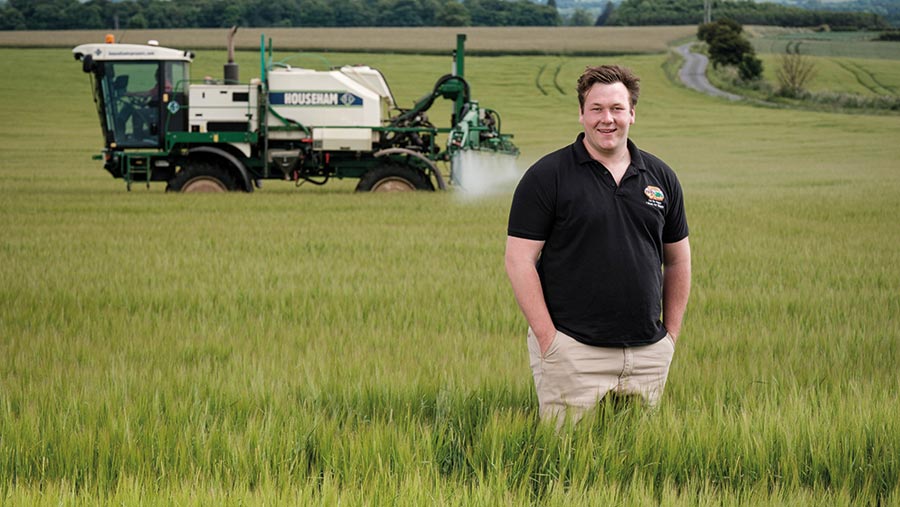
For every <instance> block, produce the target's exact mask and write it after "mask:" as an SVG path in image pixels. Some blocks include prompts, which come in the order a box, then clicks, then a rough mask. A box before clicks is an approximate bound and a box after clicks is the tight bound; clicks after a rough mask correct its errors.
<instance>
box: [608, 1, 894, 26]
mask: <svg viewBox="0 0 900 507" xmlns="http://www.w3.org/2000/svg"><path fill="white" fill-rule="evenodd" d="M712 11H713V17H714V18H715V19H721V18H728V19H731V20H733V21H735V22H737V23H739V24H742V25H774V26H790V27H818V26H825V25H827V26H828V27H829V28H830V29H832V30H861V29H871V30H881V29H884V28H886V27H887V26H888V23H887V21H886V20H885V18H884V17H883V16H881V15H879V14H874V13H868V12H838V11H830V10H809V9H803V8H800V7H791V6H787V5H782V4H775V3H756V2H754V1H752V0H737V1H724V0H716V1H714V2H713V6H712ZM702 22H703V0H624V1H623V2H622V3H621V4H619V6H618V7H616V8H615V10H614V11H613V12H612V13H611V15H610V16H609V18H608V19H607V20H606V24H607V25H623V26H635V25H693V24H698V23H702Z"/></svg>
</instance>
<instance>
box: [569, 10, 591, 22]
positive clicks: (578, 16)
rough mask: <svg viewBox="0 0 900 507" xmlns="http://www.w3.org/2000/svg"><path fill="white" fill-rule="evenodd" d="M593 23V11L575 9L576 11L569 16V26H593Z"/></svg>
mask: <svg viewBox="0 0 900 507" xmlns="http://www.w3.org/2000/svg"><path fill="white" fill-rule="evenodd" d="M593 24H594V19H593V17H592V16H591V13H590V12H588V11H586V10H584V9H581V8H578V9H575V12H573V13H572V16H571V17H569V26H591V25H593Z"/></svg>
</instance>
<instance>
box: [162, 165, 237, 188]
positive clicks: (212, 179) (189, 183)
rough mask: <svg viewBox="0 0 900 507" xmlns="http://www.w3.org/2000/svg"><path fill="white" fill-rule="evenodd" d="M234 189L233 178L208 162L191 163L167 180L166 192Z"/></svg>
mask: <svg viewBox="0 0 900 507" xmlns="http://www.w3.org/2000/svg"><path fill="white" fill-rule="evenodd" d="M235 188H236V185H235V182H234V178H232V177H231V175H230V174H228V173H227V172H225V171H224V170H222V169H220V168H219V167H218V166H217V165H214V164H211V163H208V162H199V161H198V162H191V163H190V165H188V166H187V167H186V168H184V169H182V170H181V171H180V172H179V173H178V174H176V175H175V177H174V178H172V179H171V180H169V185H168V186H167V187H166V191H167V192H198V193H200V192H203V193H217V192H228V191H230V190H234V189H235Z"/></svg>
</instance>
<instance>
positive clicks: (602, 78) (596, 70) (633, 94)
mask: <svg viewBox="0 0 900 507" xmlns="http://www.w3.org/2000/svg"><path fill="white" fill-rule="evenodd" d="M597 83H600V84H614V83H622V84H623V85H625V88H627V89H628V96H629V97H630V98H631V107H634V106H636V105H637V101H638V96H640V94H641V78H639V77H637V76H636V75H635V74H634V72H631V69H628V68H626V67H620V66H618V65H599V66H597V67H590V66H589V67H586V68H585V69H584V73H583V74H581V77H579V78H578V87H577V88H576V90H577V91H578V103H579V105H580V106H581V110H582V111H584V97H585V95H587V94H588V91H590V89H591V88H592V87H593V86H594V85H595V84H597Z"/></svg>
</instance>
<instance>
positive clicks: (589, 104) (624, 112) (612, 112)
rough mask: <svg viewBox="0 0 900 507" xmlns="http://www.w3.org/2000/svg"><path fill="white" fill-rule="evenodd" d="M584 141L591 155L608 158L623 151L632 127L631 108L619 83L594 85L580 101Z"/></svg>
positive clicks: (632, 116) (626, 90)
mask: <svg viewBox="0 0 900 507" xmlns="http://www.w3.org/2000/svg"><path fill="white" fill-rule="evenodd" d="M578 121H580V122H581V124H582V125H583V126H584V140H585V144H587V148H588V151H589V152H590V153H591V154H592V155H603V156H610V155H616V154H619V153H621V150H625V149H627V143H626V141H627V140H628V129H629V128H630V127H631V125H632V124H633V123H634V108H633V107H631V100H630V98H629V96H628V89H627V88H625V85H624V84H622V83H613V84H601V83H597V84H595V85H594V86H592V87H591V89H590V90H588V92H587V94H586V95H585V97H584V108H583V109H582V110H581V111H580V112H579V114H578Z"/></svg>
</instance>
